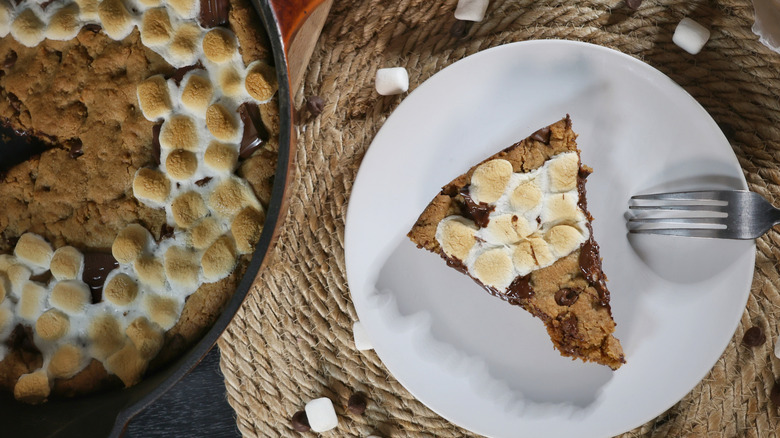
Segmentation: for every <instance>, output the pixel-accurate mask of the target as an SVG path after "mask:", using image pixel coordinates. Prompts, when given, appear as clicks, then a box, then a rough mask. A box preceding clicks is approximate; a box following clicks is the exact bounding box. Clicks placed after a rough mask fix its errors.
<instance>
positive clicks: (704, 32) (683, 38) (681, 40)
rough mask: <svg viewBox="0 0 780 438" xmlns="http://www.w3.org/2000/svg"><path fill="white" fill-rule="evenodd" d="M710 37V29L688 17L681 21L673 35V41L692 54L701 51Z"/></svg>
mask: <svg viewBox="0 0 780 438" xmlns="http://www.w3.org/2000/svg"><path fill="white" fill-rule="evenodd" d="M709 39H710V31H709V30H708V29H707V28H706V27H704V26H702V25H701V24H699V23H697V22H695V21H693V20H691V19H690V18H688V17H686V18H683V19H682V21H680V24H678V25H677V29H675V30H674V36H672V41H673V42H674V43H675V44H677V45H678V46H680V48H682V49H683V50H685V51H686V52H688V53H690V54H691V55H695V54H697V53H699V52H700V51H701V48H702V47H704V44H705V43H706V42H707V40H709Z"/></svg>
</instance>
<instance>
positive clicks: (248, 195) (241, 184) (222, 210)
mask: <svg viewBox="0 0 780 438" xmlns="http://www.w3.org/2000/svg"><path fill="white" fill-rule="evenodd" d="M209 206H210V207H211V209H212V210H214V211H215V212H217V213H218V214H220V215H222V216H234V215H235V214H236V213H238V212H239V211H241V210H242V209H243V208H244V207H247V206H248V207H254V208H256V209H258V210H260V208H261V207H260V203H259V202H258V201H257V199H256V198H255V195H254V194H253V193H252V189H250V188H249V186H248V185H247V184H246V182H245V181H244V180H241V179H238V178H234V177H231V178H228V179H226V180H224V181H222V182H221V183H220V184H219V185H218V186H217V187H216V188H214V191H213V192H211V195H210V196H209Z"/></svg>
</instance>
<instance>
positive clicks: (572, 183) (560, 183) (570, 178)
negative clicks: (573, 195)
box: [547, 152, 580, 193]
mask: <svg viewBox="0 0 780 438" xmlns="http://www.w3.org/2000/svg"><path fill="white" fill-rule="evenodd" d="M579 170H580V160H579V157H577V153H575V152H566V153H563V154H559V155H558V156H556V157H555V158H553V159H551V160H550V165H549V167H548V169H547V172H548V175H549V176H550V191H552V192H556V193H559V192H568V191H570V190H575V189H576V188H577V173H579Z"/></svg>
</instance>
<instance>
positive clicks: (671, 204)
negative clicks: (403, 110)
mask: <svg viewBox="0 0 780 438" xmlns="http://www.w3.org/2000/svg"><path fill="white" fill-rule="evenodd" d="M629 203H630V205H629V207H628V208H629V210H630V212H631V213H632V214H631V215H630V217H629V219H628V228H629V232H630V233H637V234H666V235H672V236H686V237H715V238H720V239H755V238H757V237H760V236H762V235H763V234H764V233H766V232H767V231H769V229H770V228H772V227H773V226H775V225H777V224H778V223H780V210H778V209H777V208H775V207H773V206H772V204H770V203H769V202H768V201H767V200H766V199H764V198H763V197H761V195H759V194H758V193H754V192H750V191H745V190H709V191H694V192H674V193H657V194H652V195H636V196H632V197H631V200H630V201H629Z"/></svg>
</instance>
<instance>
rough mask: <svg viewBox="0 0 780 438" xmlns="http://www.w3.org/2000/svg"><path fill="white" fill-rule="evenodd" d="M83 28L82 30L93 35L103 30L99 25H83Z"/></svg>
mask: <svg viewBox="0 0 780 438" xmlns="http://www.w3.org/2000/svg"><path fill="white" fill-rule="evenodd" d="M83 28H84V30H88V31H90V32H93V33H98V32H100V29H103V28H102V27H101V26H100V25H99V24H96V23H89V24H85V25H84V27H83Z"/></svg>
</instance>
